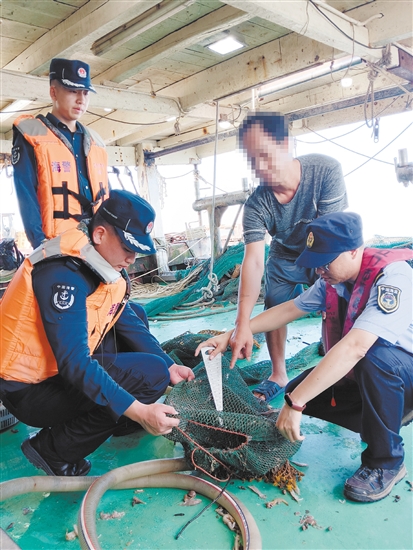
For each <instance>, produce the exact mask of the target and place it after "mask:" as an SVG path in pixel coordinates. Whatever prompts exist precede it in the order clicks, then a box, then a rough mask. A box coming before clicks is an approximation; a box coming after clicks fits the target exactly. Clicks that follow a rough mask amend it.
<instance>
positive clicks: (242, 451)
mask: <svg viewBox="0 0 413 550" xmlns="http://www.w3.org/2000/svg"><path fill="white" fill-rule="evenodd" d="M194 372H195V376H196V378H195V380H192V381H190V382H182V383H181V384H178V385H177V386H175V387H174V388H173V389H172V391H171V393H170V394H169V395H168V397H167V399H166V401H165V403H166V404H168V405H172V406H173V407H175V409H176V410H177V411H179V417H180V419H181V422H180V425H179V428H178V429H177V428H174V429H173V430H172V433H171V434H168V435H167V436H166V437H168V438H169V439H172V440H173V441H177V442H179V443H181V444H182V446H183V448H184V452H185V458H186V460H187V462H188V465H189V466H190V467H192V468H193V467H195V468H196V469H198V470H201V471H202V472H204V473H206V474H208V475H209V476H211V477H214V478H215V479H218V480H220V481H224V480H226V479H228V477H229V475H234V476H237V477H240V478H249V479H251V478H261V477H263V476H264V475H265V474H266V473H267V472H269V471H270V470H272V469H274V468H278V467H280V466H282V464H284V462H285V461H286V460H287V459H288V458H289V457H291V456H292V455H293V454H294V453H296V452H297V450H298V449H299V447H300V443H290V442H289V441H287V440H286V439H285V438H284V437H283V436H282V435H281V434H280V433H279V432H278V430H277V429H276V427H275V422H276V420H277V417H278V412H279V411H278V410H276V409H271V408H270V407H269V406H268V405H267V404H266V403H264V402H262V401H260V400H259V399H257V398H256V397H254V396H253V394H252V393H251V391H250V390H249V388H248V386H247V385H246V383H245V382H244V380H243V378H242V376H241V374H240V369H238V368H237V367H235V368H234V369H230V368H229V367H228V366H224V365H223V368H222V379H223V382H222V390H223V402H224V411H222V412H218V411H217V410H216V409H215V405H214V400H213V397H212V393H211V388H210V385H209V381H208V377H207V374H206V370H205V367H204V365H201V366H199V367H197V368H196V369H194Z"/></svg>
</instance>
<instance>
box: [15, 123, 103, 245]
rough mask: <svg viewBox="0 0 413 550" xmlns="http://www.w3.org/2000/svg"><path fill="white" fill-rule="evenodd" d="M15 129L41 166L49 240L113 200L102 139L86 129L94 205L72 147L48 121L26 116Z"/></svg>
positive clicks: (42, 203) (40, 188)
mask: <svg viewBox="0 0 413 550" xmlns="http://www.w3.org/2000/svg"><path fill="white" fill-rule="evenodd" d="M14 126H15V127H16V128H17V130H19V132H20V133H21V134H22V135H23V137H24V138H25V140H26V141H27V142H28V143H30V145H31V146H32V147H33V149H34V154H35V158H36V163H37V177H38V189H37V196H38V200H39V205H40V213H41V218H42V229H43V232H44V234H45V235H46V237H47V238H48V239H52V238H53V237H56V236H57V235H60V234H61V233H63V232H64V231H67V230H68V229H72V228H74V227H76V226H77V224H78V223H79V221H81V220H82V219H84V218H85V217H87V216H86V215H85V214H84V210H85V209H89V208H90V207H92V209H93V212H96V210H97V208H98V207H99V206H100V204H101V202H102V199H105V198H106V199H107V198H108V197H109V184H108V175H107V163H108V158H107V153H106V150H105V145H104V143H103V141H102V140H101V138H100V137H99V136H98V134H96V133H95V132H93V134H92V131H90V129H88V128H85V127H83V130H84V149H85V155H86V165H87V171H88V180H89V184H90V189H91V194H92V197H93V201H92V202H90V201H89V200H88V199H86V197H84V196H83V195H81V194H80V190H79V180H78V174H77V166H76V159H75V156H74V154H73V149H72V146H71V144H70V143H69V142H68V141H67V140H66V138H65V136H64V135H63V134H62V133H61V132H60V131H59V130H58V129H57V128H56V127H55V126H54V125H53V124H51V123H50V122H49V120H48V119H47V118H45V117H42V119H40V118H34V117H33V116H32V115H22V116H20V117H19V118H17V119H16V120H15V122H14Z"/></svg>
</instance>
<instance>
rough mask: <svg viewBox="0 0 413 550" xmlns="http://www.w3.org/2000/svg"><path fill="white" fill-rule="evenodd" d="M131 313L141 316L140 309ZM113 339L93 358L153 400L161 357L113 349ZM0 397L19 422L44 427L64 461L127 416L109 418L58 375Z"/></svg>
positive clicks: (83, 452)
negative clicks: (114, 351) (113, 351)
mask: <svg viewBox="0 0 413 550" xmlns="http://www.w3.org/2000/svg"><path fill="white" fill-rule="evenodd" d="M139 307H140V306H139ZM134 309H135V308H134ZM141 309H142V308H141ZM136 313H137V314H139V316H140V318H141V319H142V320H143V321H144V322H145V319H144V315H143V313H142V311H140V310H139V311H136ZM113 342H114V340H112V339H111V338H108V341H107V346H104V349H103V350H100V351H99V353H98V354H97V355H94V356H93V359H96V360H98V361H99V363H100V364H101V365H102V366H103V367H104V368H105V370H106V371H107V372H108V374H110V376H111V377H112V378H113V380H115V382H117V383H118V384H119V385H120V386H121V387H122V388H124V389H125V390H126V391H128V392H129V393H130V394H131V395H133V396H134V397H135V398H136V399H137V400H138V401H140V402H141V403H145V404H150V403H154V402H155V401H157V400H158V399H159V398H160V397H161V396H162V395H163V393H164V391H165V389H166V387H167V386H168V384H169V370H168V366H167V364H166V363H165V361H164V359H163V358H161V357H158V356H156V355H153V354H148V353H136V352H129V353H128V352H125V353H123V352H121V351H119V350H117V353H109V352H108V350H111V348H112V345H113ZM3 402H4V404H5V406H6V407H7V409H8V410H9V411H10V412H11V413H12V414H14V416H16V418H18V419H19V420H20V421H21V422H24V423H25V424H28V425H29V426H34V427H38V428H50V430H49V431H48V434H47V439H48V441H49V444H50V445H51V446H52V448H54V450H55V452H56V453H57V454H58V455H59V457H60V458H61V459H62V460H63V461H65V462H72V463H74V462H78V461H79V460H80V459H81V458H84V457H85V456H87V455H89V454H90V453H92V452H93V451H95V450H96V449H97V448H98V447H99V446H100V445H101V444H102V443H103V442H104V441H106V439H107V438H108V437H109V436H111V435H112V434H113V432H114V431H115V430H116V429H118V428H121V427H124V426H126V425H128V423H129V422H130V421H129V422H128V419H127V418H126V417H124V416H121V417H120V418H118V419H115V418H114V417H113V415H112V414H111V412H110V411H109V410H108V409H107V407H104V406H101V405H97V404H96V403H95V402H93V401H92V400H91V399H89V398H88V397H86V396H85V394H84V393H83V392H80V391H79V390H77V389H76V388H75V387H74V386H72V385H70V384H68V383H67V382H66V381H65V380H64V379H63V378H62V377H61V376H60V375H57V376H54V377H52V378H49V379H48V380H45V381H44V382H41V383H39V384H31V385H29V386H27V387H26V388H24V389H22V390H18V391H15V392H9V393H7V394H5V395H3Z"/></svg>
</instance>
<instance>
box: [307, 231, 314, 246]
mask: <svg viewBox="0 0 413 550" xmlns="http://www.w3.org/2000/svg"><path fill="white" fill-rule="evenodd" d="M313 244H314V235H313V232H312V231H310V233H309V234H308V237H307V248H311V247H312V246H313Z"/></svg>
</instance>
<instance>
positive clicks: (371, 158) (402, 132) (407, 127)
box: [344, 122, 413, 178]
mask: <svg viewBox="0 0 413 550" xmlns="http://www.w3.org/2000/svg"><path fill="white" fill-rule="evenodd" d="M412 124H413V122H411V123H410V124H409V125H408V126H406V128H405V129H404V130H402V131H401V132H400V134H398V135H397V136H396V137H395V138H394V139H392V140H391V141H389V143H388V144H387V145H385V146H384V147H383V148H382V149H380V151H377V153H376V154H375V155H373V156H372V157H370V158H369V159H368V160H366V162H363V164H360V166H357V168H354V170H351V172H347V174H344V177H345V178H346V177H347V176H349V175H350V174H352V173H353V172H355V171H356V170H358V169H359V168H361V167H362V166H364V165H365V164H367V163H368V162H370V161H371V160H377V159H375V157H376V156H377V155H379V154H380V153H381V152H382V151H384V150H385V149H387V147H388V146H389V145H391V144H392V143H393V142H394V141H396V139H398V138H399V137H400V136H401V135H402V134H404V132H405V131H406V130H408V129H409V128H410V126H411V125H412Z"/></svg>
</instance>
